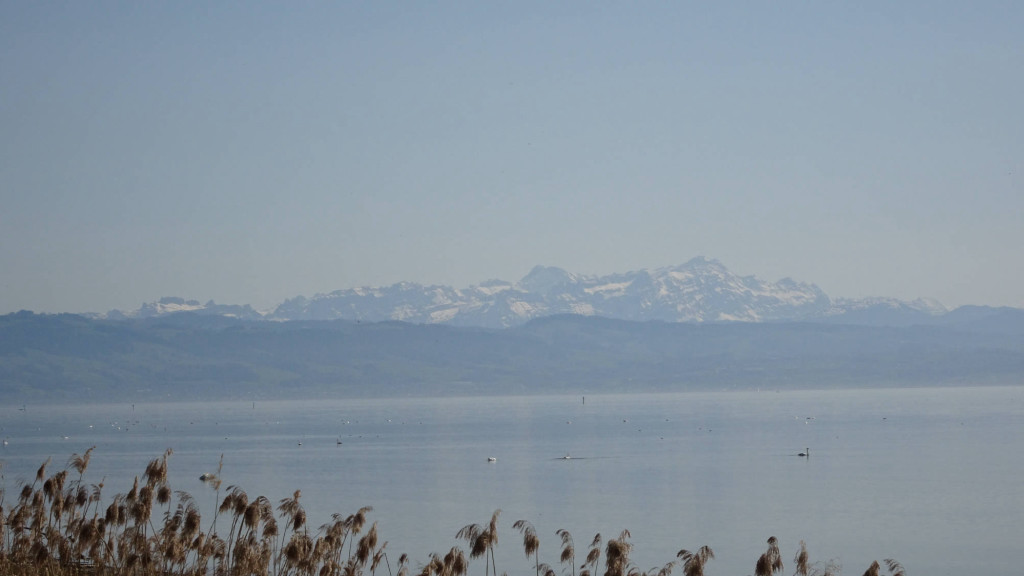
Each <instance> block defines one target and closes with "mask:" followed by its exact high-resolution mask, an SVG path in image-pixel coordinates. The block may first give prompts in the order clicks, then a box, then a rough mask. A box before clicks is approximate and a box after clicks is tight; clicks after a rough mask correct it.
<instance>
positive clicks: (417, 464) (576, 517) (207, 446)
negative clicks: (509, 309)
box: [0, 387, 1024, 575]
mask: <svg viewBox="0 0 1024 576" xmlns="http://www.w3.org/2000/svg"><path fill="white" fill-rule="evenodd" d="M22 408H24V409H22ZM0 428H2V429H0V436H2V437H4V438H5V439H6V440H7V442H8V444H7V445H5V446H3V447H2V448H0V461H2V462H3V467H2V468H0V472H2V474H3V486H4V487H5V489H6V490H7V491H8V494H9V497H8V498H7V501H6V502H7V504H6V505H7V506H9V505H10V503H11V502H12V501H13V498H12V497H10V493H11V492H12V491H13V490H15V489H17V488H18V487H20V483H21V482H22V481H25V480H31V479H32V478H33V477H34V475H35V471H36V469H37V468H38V467H39V465H40V464H41V463H42V462H43V461H44V460H45V459H46V458H48V457H52V458H53V464H51V467H50V468H49V469H48V470H49V471H50V472H51V473H52V472H55V471H57V470H59V469H61V468H62V467H63V466H64V465H65V464H66V462H67V460H68V458H69V457H70V456H71V455H72V454H73V453H79V454H81V453H83V452H84V451H85V450H86V449H87V448H89V447H90V446H93V445H95V446H96V450H95V451H94V453H93V456H92V461H91V463H90V467H89V469H88V471H87V472H86V477H85V480H86V482H92V483H97V482H99V481H100V480H101V479H105V488H104V491H103V494H104V497H105V500H106V501H107V502H109V500H110V498H111V497H112V496H113V495H114V494H116V493H124V492H127V491H128V490H129V489H130V488H131V485H132V480H133V477H134V476H136V475H140V476H141V475H142V472H143V470H144V468H145V466H146V463H147V462H148V461H149V460H152V459H154V458H157V457H159V456H160V455H161V454H162V453H163V451H164V450H165V449H167V448H171V449H173V450H174V454H173V455H172V456H171V457H170V461H169V463H170V484H171V487H172V488H173V489H174V490H184V491H186V492H188V493H190V494H192V496H193V497H195V499H196V501H197V503H198V504H199V505H200V507H201V508H202V510H203V512H204V518H205V519H206V520H205V521H204V524H205V523H206V522H207V521H208V519H209V518H210V516H209V514H210V513H211V512H212V508H213V506H214V505H215V504H214V503H215V498H216V494H215V492H214V491H213V489H212V488H211V487H210V486H209V485H206V484H204V483H202V482H201V481H200V480H199V476H200V474H202V473H204V472H216V471H217V466H218V462H219V461H220V458H221V455H222V454H223V469H222V471H221V476H222V478H223V481H224V487H226V486H229V485H238V486H241V487H242V488H243V489H244V490H245V491H246V492H247V493H248V494H249V497H250V499H252V498H254V497H255V496H257V495H264V496H267V497H268V498H270V499H271V501H272V502H274V503H275V504H276V503H277V502H278V501H279V500H280V499H282V498H285V497H287V496H290V495H291V494H292V492H294V491H295V490H298V489H301V490H302V499H301V502H302V504H303V505H304V506H305V508H306V511H307V513H308V514H309V523H308V524H309V526H310V527H311V528H316V527H318V526H319V525H321V524H323V523H325V522H327V521H328V520H329V519H330V516H331V514H333V513H339V514H343V515H348V514H352V513H354V512H355V511H356V510H358V509H359V508H360V507H362V506H372V507H373V512H372V513H371V514H370V516H369V519H370V521H371V522H372V521H377V522H378V530H379V531H380V539H381V540H382V541H383V540H387V541H388V542H389V544H388V551H389V556H390V557H391V558H392V562H394V559H395V558H397V556H398V555H399V554H400V553H402V552H407V553H408V554H409V555H410V556H411V558H412V566H413V568H414V569H415V568H417V567H418V566H419V565H420V564H421V563H422V562H424V561H425V560H426V559H427V556H428V554H429V553H430V552H441V553H444V552H446V551H447V550H448V549H449V548H451V547H452V546H453V545H456V544H460V545H461V544H462V543H461V542H459V541H457V540H456V539H455V534H456V532H458V530H459V529H460V528H462V527H463V526H465V525H467V524H470V523H479V524H486V523H487V522H488V521H489V520H490V517H491V514H492V513H493V512H494V510H496V509H501V510H502V513H501V516H500V524H499V544H498V547H497V550H496V551H497V567H498V570H499V572H508V573H509V574H533V564H532V560H527V559H526V558H525V556H524V554H523V551H522V538H521V536H520V534H519V533H518V532H517V531H515V530H513V528H512V524H513V522H515V521H516V520H519V519H526V520H529V521H530V522H532V523H533V525H534V526H535V527H536V529H537V532H538V534H539V536H540V556H541V561H542V562H548V563H549V564H551V565H552V566H554V567H555V568H556V570H558V571H559V572H561V567H560V566H559V565H558V554H559V549H560V540H559V538H558V536H556V534H555V531H556V530H558V529H563V528H564V529H567V530H569V531H570V532H571V533H572V534H573V536H574V538H575V543H576V550H577V559H578V561H577V564H580V563H581V562H582V557H583V556H585V554H586V548H587V546H588V544H589V543H590V541H591V539H592V538H593V536H594V534H595V533H601V535H602V536H603V537H604V540H605V541H607V540H608V539H609V538H613V537H616V536H617V535H618V534H619V533H620V532H621V531H622V530H623V529H628V530H629V531H630V532H631V533H632V539H631V540H632V542H633V544H634V545H635V548H634V551H633V554H632V559H633V561H634V562H635V563H636V564H637V566H638V567H639V568H641V569H642V570H647V569H649V568H651V567H654V566H660V565H662V564H664V563H666V562H668V561H670V560H673V559H675V554H676V552H677V551H678V550H679V549H681V548H686V549H689V550H693V549H696V548H698V547H700V546H702V545H708V546H710V547H711V548H712V549H713V550H714V552H715V556H716V558H715V559H714V560H712V561H711V562H710V563H709V564H708V565H707V568H706V573H707V574H709V575H714V574H751V573H753V569H754V563H755V562H756V560H757V558H758V556H759V555H760V554H761V553H762V552H763V551H764V550H765V548H766V544H765V541H766V540H767V538H768V537H769V536H776V537H777V538H778V539H779V541H780V546H781V549H782V552H783V560H784V561H785V563H786V568H785V570H784V573H785V574H791V573H792V571H793V562H792V560H793V556H794V554H795V553H796V550H797V547H798V544H799V541H800V540H804V541H806V543H807V547H808V550H809V552H810V555H811V559H812V561H821V560H828V559H836V560H837V561H839V562H840V563H841V564H842V566H843V573H844V574H861V573H863V572H864V570H865V569H866V568H867V567H868V565H869V564H870V563H871V561H872V560H879V561H881V560H882V559H883V558H890V557H891V558H895V559H897V560H899V561H900V562H901V563H902V564H903V565H904V566H905V567H906V568H907V570H908V572H909V573H911V574H929V575H937V574H958V575H959V574H965V573H987V574H1011V573H1016V572H1017V570H1018V569H1019V558H1020V548H1021V546H1024V542H1022V540H1021V534H1022V531H1021V525H1022V521H1024V450H1022V449H1021V448H1022V443H1024V387H961V388H916V389H879V390H849V391H794V392H785V391H784V392H776V391H760V392H728V393H679V394H642V395H599V396H598V395H595V396H589V395H588V396H586V397H585V398H584V397H581V396H571V397H570V396H528V397H486V398H432V399H422V398H403V399H383V400H367V399H360V400H351V401H343V400H330V401H316V402H313V401H294V402H260V401H257V402H256V403H252V402H220V403H218V402H213V403H209V402H208V403H167V404H138V403H137V404H134V405H132V404H130V403H120V404H104V405H86V406H81V405H76V406H38V405H28V406H24V407H21V406H3V407H0ZM339 442H340V444H339ZM805 448H809V449H810V457H808V458H805V457H800V456H797V454H798V453H799V452H803V451H804V449H805ZM567 455H568V456H570V458H565V456H567ZM489 458H495V459H496V460H495V461H494V462H489V461H488V459H489ZM482 571H483V566H482V561H481V560H474V561H471V563H470V573H471V574H476V573H482ZM679 573H681V572H679Z"/></svg>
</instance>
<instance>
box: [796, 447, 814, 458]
mask: <svg viewBox="0 0 1024 576" xmlns="http://www.w3.org/2000/svg"><path fill="white" fill-rule="evenodd" d="M797 456H803V457H805V458H809V457H810V456H811V449H810V448H804V451H803V452H801V453H799V454H797Z"/></svg>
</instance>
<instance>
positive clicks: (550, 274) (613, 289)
mask: <svg viewBox="0 0 1024 576" xmlns="http://www.w3.org/2000/svg"><path fill="white" fill-rule="evenodd" d="M179 312H191V313H194V314H201V315H217V316H226V317H231V318H237V319H242V320H270V321H295V320H353V321H359V322H383V321H403V322H409V323H414V324H443V325H450V326H466V327H469V326H473V327H481V328H508V327H513V326H519V325H522V324H524V323H526V322H528V321H530V320H533V319H537V318H542V317H546V316H553V315H559V314H575V315H581V316H598V317H603V318H611V319H618V320H632V321H650V320H656V321H663V322H697V323H707V322H711V323H715V322H786V321H789V322H791V321H800V322H829V323H836V322H838V323H853V324H869V325H902V326H905V325H913V324H922V323H924V324H926V323H931V322H935V321H937V320H938V319H940V318H941V317H943V316H945V315H946V314H947V313H948V312H949V311H948V310H947V309H946V308H945V307H944V306H942V305H941V304H940V303H938V302H936V301H934V300H926V299H918V300H914V301H910V302H907V301H901V300H896V299H892V298H871V299H859V300H854V299H844V298H830V297H829V296H828V295H827V294H825V293H824V292H823V291H822V290H821V289H820V288H818V287H817V286H816V285H814V284H809V283H805V282H798V281H795V280H792V279H790V278H784V279H782V280H779V281H777V282H769V281H764V280H760V279H758V278H756V277H754V276H739V275H736V274H734V273H732V272H731V271H729V270H728V269H727V268H726V267H725V266H724V265H723V264H722V263H721V262H719V261H718V260H714V259H709V258H705V257H697V258H694V259H692V260H690V261H688V262H686V263H685V264H682V265H679V266H671V267H663V268H657V269H646V270H637V271H632V272H625V273H616V274H610V275H605V276H586V275H580V274H573V273H571V272H568V271H566V270H563V269H561V268H556V267H549V266H537V267H535V268H534V269H533V270H531V271H530V273H529V274H527V275H526V276H524V277H523V278H522V279H521V280H519V281H518V282H507V281H504V280H488V281H485V282H481V283H480V284H477V285H473V286H470V287H468V288H454V287H451V286H439V285H432V286H424V285H422V284H417V283H413V282H400V283H397V284H393V285H391V286H385V287H362V288H351V289H345V290H336V291H334V292H330V293H328V294H317V295H315V296H313V297H310V298H307V297H304V296H298V297H295V298H292V299H289V300H286V301H284V302H283V303H281V304H280V305H278V306H277V307H276V308H274V309H273V310H270V311H265V312H261V311H257V310H255V309H254V308H253V307H252V306H250V305H224V304H217V303H215V302H213V301H209V302H207V303H205V304H203V303H200V302H199V301H197V300H186V299H184V298H179V297H164V298H161V299H160V300H158V301H156V302H152V303H147V304H144V305H142V307H140V308H139V309H138V310H135V311H130V312H122V311H118V310H113V311H111V312H108V313H107V314H103V315H94V316H93V317H94V318H104V319H128V318H153V317H160V316H165V315H167V314H173V313H179Z"/></svg>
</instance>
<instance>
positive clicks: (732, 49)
mask: <svg viewBox="0 0 1024 576" xmlns="http://www.w3.org/2000/svg"><path fill="white" fill-rule="evenodd" d="M1022 31H1024V3H1022V2H1019V1H1007V2H940V1H921V2H909V1H907V2H889V1H886V2H750V3H742V4H741V3H729V2H699V3H698V2H621V3H604V2H586V3H583V2H540V3H528V2H518V1H517V2H471V3H470V2H467V3H458V4H452V3H433V2H415V3H414V2H403V3H385V2H360V3H342V2H330V3H318V2H302V3H292V2H281V3H262V2H195V3H191V2H168V3H158V2H126V3H105V2H68V3H65V2H61V3H52V2H19V1H9V2H2V3H0V201H2V205H0V313H7V312H11V311H16V310H19V309H30V310H35V311H39V312H60V311H73V312H84V311H106V310H108V309H111V308H120V309H134V308H137V307H138V306H139V305H140V304H141V303H142V302H144V301H152V300H155V299H157V298H159V297H160V296H164V295H174V296H182V297H186V298H195V299H198V300H201V301H206V300H209V299H214V300H216V301H217V302H221V303H252V304H254V305H256V306H258V307H267V306H272V305H274V304H277V303H279V302H280V301H282V300H284V299H285V298H289V297H293V296H297V295H300V294H301V295H306V296H312V295H313V294H316V293H321V292H329V291H332V290H336V289H340V288H349V287H354V286H363V285H386V284H391V283H394V282H398V281H402V280H408V281H414V282H419V283H423V284H435V283H436V284H450V285H454V286H457V287H465V286H469V285H471V284H476V283H479V282H481V281H484V280H487V279H489V278H500V279H504V280H518V279H519V278H521V277H522V276H523V275H525V274H526V273H527V272H528V271H529V270H530V268H531V267H533V266H534V265H536V264H544V265H552V266H559V267H562V268H565V269H567V270H570V271H572V272H577V273H582V274H607V273H612V272H625V271H628V270H635V269H639V268H655V267H662V266H669V265H676V264H680V263H682V262H685V261H687V260H689V259H690V258H692V257H694V256H697V255H705V256H708V257H713V258H717V259H719V260H721V261H722V263H723V264H725V265H726V266H728V267H729V268H730V269H731V270H732V271H733V272H736V273H738V274H741V275H756V276H758V277H759V278H762V279H766V280H778V279H780V278H782V277H786V276H789V277H793V278H795V279H797V280H802V281H807V282H814V283H816V284H818V285H819V286H820V287H821V288H822V289H823V290H825V291H826V292H827V293H828V294H829V295H831V296H834V297H835V296H845V297H862V296H892V297H898V298H907V299H910V298H915V297H918V296H926V297H934V298H937V299H938V300H939V301H941V302H942V303H944V304H946V305H947V306H951V307H952V306H958V305H962V304H991V305H1012V306H1024V178H1022V176H1024V165H1022V158H1024V32H1022Z"/></svg>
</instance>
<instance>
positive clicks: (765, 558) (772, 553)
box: [754, 536, 782, 576]
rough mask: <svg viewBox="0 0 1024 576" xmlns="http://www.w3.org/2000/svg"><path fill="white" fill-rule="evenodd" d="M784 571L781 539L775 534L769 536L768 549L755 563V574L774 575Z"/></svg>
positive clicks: (762, 575)
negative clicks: (780, 545) (780, 546)
mask: <svg viewBox="0 0 1024 576" xmlns="http://www.w3.org/2000/svg"><path fill="white" fill-rule="evenodd" d="M781 571H782V553H781V552H780V551H779V541H778V539H777V538H775V536H772V537H770V538H768V550H767V551H765V553H764V554H761V557H760V558H758V559H757V564H755V565H754V576H772V575H773V574H775V573H776V572H781Z"/></svg>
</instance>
